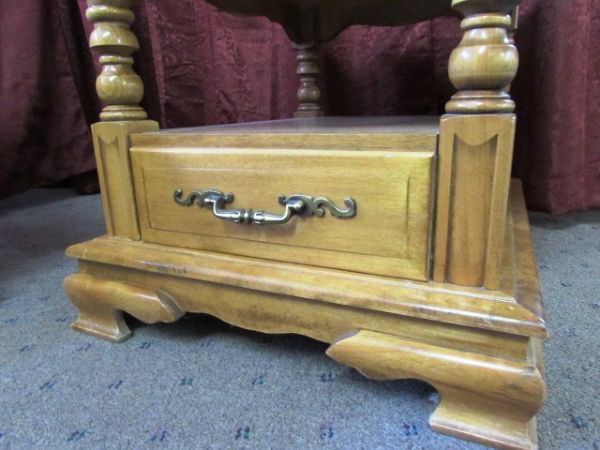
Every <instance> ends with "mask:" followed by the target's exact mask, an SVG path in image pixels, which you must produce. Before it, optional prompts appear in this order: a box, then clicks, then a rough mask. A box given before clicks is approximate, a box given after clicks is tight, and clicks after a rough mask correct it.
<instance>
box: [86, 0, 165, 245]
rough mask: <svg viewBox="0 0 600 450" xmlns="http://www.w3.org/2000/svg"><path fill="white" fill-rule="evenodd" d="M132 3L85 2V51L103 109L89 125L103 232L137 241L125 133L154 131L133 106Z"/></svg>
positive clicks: (137, 86)
mask: <svg viewBox="0 0 600 450" xmlns="http://www.w3.org/2000/svg"><path fill="white" fill-rule="evenodd" d="M133 2H134V0H88V9H87V11H86V16H87V18H88V20H90V22H92V23H93V24H94V31H93V32H92V35H91V36H90V48H91V49H92V50H94V51H96V52H97V53H98V54H99V55H100V63H101V64H102V72H101V73H100V75H99V76H98V78H97V80H96V91H97V92H98V96H99V97H100V99H101V100H102V102H103V103H104V105H105V107H104V109H103V110H102V113H101V114H100V119H101V122H99V123H96V124H94V125H93V126H92V135H93V139H94V151H95V154H96V162H97V165H98V177H99V180H100V189H101V191H102V206H103V209H104V217H105V220H106V230H107V233H108V234H109V235H111V236H118V237H123V238H128V239H134V240H139V239H140V231H139V225H138V219H137V213H136V208H135V199H134V191H133V179H132V173H131V166H130V161H129V135H130V134H132V133H138V132H143V131H155V130H158V123H157V122H155V121H152V120H146V118H147V114H146V111H144V109H143V108H142V107H141V106H140V105H139V103H140V101H141V100H142V97H143V95H144V85H143V83H142V79H141V78H140V77H139V76H138V75H137V74H136V73H135V72H134V70H133V58H132V56H131V55H132V54H133V52H135V51H136V50H138V49H139V43H138V40H137V38H136V36H135V35H134V34H133V32H132V31H131V29H130V28H129V27H130V25H131V23H133V20H134V15H133V12H132V10H131V7H132V4H133Z"/></svg>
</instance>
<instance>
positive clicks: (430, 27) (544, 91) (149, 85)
mask: <svg viewBox="0 0 600 450" xmlns="http://www.w3.org/2000/svg"><path fill="white" fill-rule="evenodd" d="M84 9H85V3H84V1H82V0H78V2H75V1H73V0H42V1H40V0H4V1H2V2H0V43H1V45H2V51H1V52H0V99H1V102H2V103H1V106H2V107H1V108H0V111H1V112H0V114H1V115H0V124H1V127H2V128H1V129H0V152H1V154H0V158H1V164H0V196H7V195H10V194H13V193H16V192H19V191H22V190H24V189H27V188H29V187H33V186H35V185H37V184H39V183H40V182H42V181H58V180H62V179H64V178H67V177H69V176H72V175H76V174H78V173H82V172H85V171H87V170H90V169H92V168H93V167H94V161H93V157H92V150H91V140H90V135H89V131H88V124H89V123H90V122H93V121H95V120H96V117H97V113H98V110H99V105H98V102H97V99H96V98H95V96H94V93H93V80H94V70H95V69H94V62H93V59H92V58H91V57H90V53H89V51H88V50H87V44H86V38H85V36H86V35H87V33H89V24H87V23H85V21H84V20H82V12H83V11H84ZM136 13H137V22H136V24H135V30H136V32H137V34H138V36H139V37H140V42H141V44H142V49H141V51H140V52H139V53H138V54H137V55H136V58H137V62H136V66H137V70H138V72H139V73H140V74H141V76H142V78H143V79H144V81H145V85H146V96H145V100H144V103H145V106H146V108H147V110H148V111H149V113H150V117H151V118H153V119H156V120H158V121H160V123H161V126H163V127H165V126H166V127H179V126H191V125H202V124H213V123H225V122H241V121H253V120H265V119H274V118H283V117H289V116H291V115H292V113H293V111H294V108H295V90H296V87H297V83H298V82H297V78H296V75H295V59H294V54H293V52H292V50H291V47H290V43H289V41H288V39H287V38H286V36H285V34H284V33H283V31H282V29H281V28H280V27H279V26H278V25H275V24H272V23H270V22H269V21H268V20H266V19H264V18H248V17H239V16H234V15H230V14H227V13H222V12H219V11H217V10H216V9H215V8H213V7H212V6H210V5H207V4H206V3H204V2H203V1H202V0H178V1H174V0H145V1H144V0H140V1H138V4H137V8H136ZM459 38H460V31H459V27H458V21H457V20H455V19H451V18H440V19H436V20H433V21H428V22H423V23H420V24H417V25H414V26H409V27H397V28H368V27H352V28H350V29H348V30H346V31H345V32H344V33H342V34H341V35H340V36H338V38H336V39H335V40H334V41H332V42H331V43H329V44H327V45H326V46H325V48H324V49H323V52H322V68H323V80H322V88H323V92H324V96H325V98H324V107H325V109H326V111H327V113H328V114H337V115H389V114H440V113H442V112H443V105H444V103H445V102H446V100H447V99H448V97H449V96H450V95H451V94H452V92H453V89H452V86H451V85H450V82H449V81H448V77H447V73H446V72H447V70H446V65H447V60H448V55H449V53H450V51H451V49H452V48H453V47H454V46H455V45H456V44H457V42H458V40H459ZM516 43H517V46H518V47H519V51H520V55H521V67H520V69H519V73H518V75H517V78H516V80H515V82H514V83H513V90H512V92H513V96H514V98H515V100H516V102H517V108H518V110H517V113H518V126H517V142H516V153H515V160H514V161H515V163H514V173H515V175H517V176H519V177H520V178H521V179H522V180H523V181H524V185H525V189H526V197H527V201H528V205H529V207H530V208H533V209H540V210H545V211H550V212H553V213H563V212H567V211H573V210H581V209H587V208H591V207H596V206H600V125H599V123H600V52H598V46H599V45H600V0H572V1H569V2H567V1H564V0H524V1H523V7H522V10H521V20H520V28H519V30H518V32H517V35H516Z"/></svg>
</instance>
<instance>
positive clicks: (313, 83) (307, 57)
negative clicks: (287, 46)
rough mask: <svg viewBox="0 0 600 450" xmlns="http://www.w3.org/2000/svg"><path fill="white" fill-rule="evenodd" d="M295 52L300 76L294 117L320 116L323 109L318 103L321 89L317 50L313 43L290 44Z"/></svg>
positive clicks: (297, 70)
mask: <svg viewBox="0 0 600 450" xmlns="http://www.w3.org/2000/svg"><path fill="white" fill-rule="evenodd" d="M292 47H293V48H294V51H295V52H296V60H297V61H298V68H297V69H296V74H297V75H298V77H299V78H300V87H299V88H298V92H297V96H298V109H297V110H296V113H295V114H294V117H317V116H322V115H323V111H322V110H321V106H320V104H319V100H320V98H321V91H320V89H319V86H318V85H317V79H318V77H319V74H320V73H321V70H320V68H319V51H318V49H317V47H316V46H315V45H314V44H295V43H294V44H292Z"/></svg>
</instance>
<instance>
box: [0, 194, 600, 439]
mask: <svg viewBox="0 0 600 450" xmlns="http://www.w3.org/2000/svg"><path fill="white" fill-rule="evenodd" d="M531 220H532V223H533V233H534V240H535V244H536V250H537V255H538V263H539V266H540V271H541V275H542V282H543V285H544V290H545V304H546V316H547V319H548V324H549V328H550V332H551V339H550V340H549V341H548V342H547V343H546V344H545V358H546V371H547V378H548V385H549V392H548V400H547V402H546V405H545V407H544V409H543V411H542V412H541V414H540V416H539V421H538V427H539V435H540V441H541V442H540V446H541V448H542V449H566V450H579V449H582V450H584V449H585V450H587V449H593V450H600V359H599V357H598V356H599V355H600V211H592V212H588V213H582V214H575V215H569V216H565V217H551V216H547V215H543V214H531ZM103 233H104V224H103V220H102V216H101V210H100V199H99V197H98V196H90V197H77V196H75V195H74V194H72V193H71V192H69V191H67V190H35V191H31V192H28V193H26V194H23V195H20V196H17V197H15V198H12V199H9V200H6V201H3V202H0V364H1V366H0V449H11V450H12V449H155V448H156V449H205V448H206V449H237V448H240V449H241V448H247V449H303V450H304V449H369V450H371V449H449V450H452V449H478V448H482V447H480V446H477V445H474V444H468V443H465V442H463V441H459V440H457V439H453V438H450V437H447V436H443V435H440V434H436V433H433V432H431V431H430V430H429V428H428V425H427V419H428V417H429V415H430V414H431V413H432V412H433V410H434V408H435V405H436V403H437V400H438V397H437V394H436V393H435V391H434V390H433V389H432V388H430V387H429V386H428V385H426V384H423V383H420V382H416V381H395V382H375V381H370V380H368V379H366V378H364V377H362V376H360V375H359V374H357V373H356V372H355V371H354V370H352V369H349V368H346V367H344V366H341V365H339V364H337V363H335V362H334V361H332V360H330V359H329V358H327V357H326V356H325V354H324V351H325V348H326V345H325V344H322V343H319V342H316V341H313V340H310V339H307V338H303V337H300V336H294V335H274V336H271V335H264V334H260V333H255V332H250V331H245V330H241V329H239V328H234V327H230V326H229V325H226V324H224V323H222V322H219V321H218V320H216V319H212V318H210V317H206V316H201V315H190V316H186V317H184V318H183V319H181V320H180V321H179V322H177V323H175V324H170V325H152V326H147V325H143V324H140V323H135V322H131V325H132V328H133V329H134V331H135V335H134V337H133V338H132V339H130V340H128V341H126V342H124V343H122V344H118V345H115V344H110V343H108V342H105V341H102V340H98V339H94V338H92V337H89V336H86V335H83V334H79V333H76V332H74V331H71V329H70V328H69V324H70V322H72V321H73V320H74V319H75V317H76V311H75V309H74V308H73V307H72V306H71V305H70V303H69V302H68V300H67V299H66V297H65V295H64V293H63V289H62V280H63V278H64V277H65V276H66V275H67V274H69V273H71V272H73V271H74V270H75V264H74V262H73V261H71V260H69V259H68V258H66V257H65V256H64V250H65V248H66V247H67V246H68V245H69V244H72V243H75V242H80V241H82V240H86V239H90V238H92V237H95V236H98V235H100V234H103Z"/></svg>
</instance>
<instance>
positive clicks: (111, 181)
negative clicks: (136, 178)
mask: <svg viewBox="0 0 600 450" xmlns="http://www.w3.org/2000/svg"><path fill="white" fill-rule="evenodd" d="M157 129H158V123H157V122H154V121H152V120H136V121H131V122H99V123H96V124H94V125H92V136H93V139H94V151H95V156H96V162H97V167H98V179H99V181H100V190H101V191H102V193H103V194H104V195H102V208H103V211H104V220H105V222H106V231H107V232H108V234H109V235H111V236H121V237H126V238H129V239H136V240H137V239H140V228H139V224H138V217H137V212H136V206H135V199H134V191H133V178H132V173H131V164H130V160H129V159H130V154H129V148H130V142H129V136H130V134H131V133H136V132H141V131H154V130H157Z"/></svg>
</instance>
